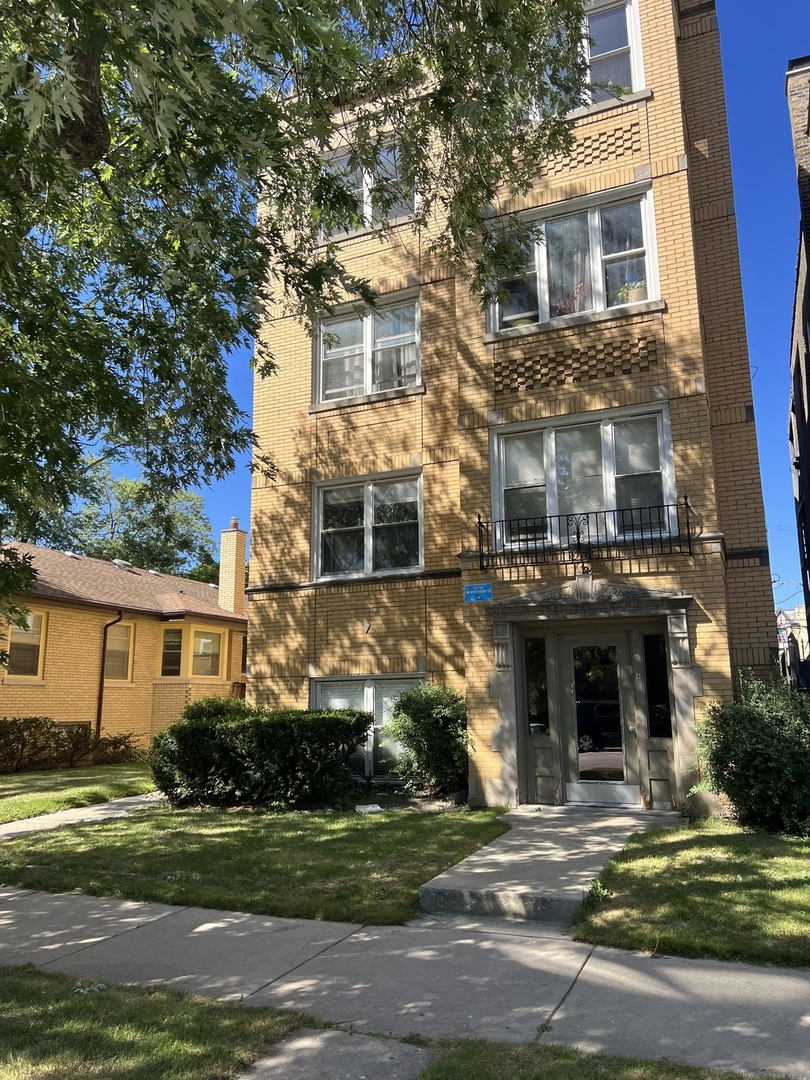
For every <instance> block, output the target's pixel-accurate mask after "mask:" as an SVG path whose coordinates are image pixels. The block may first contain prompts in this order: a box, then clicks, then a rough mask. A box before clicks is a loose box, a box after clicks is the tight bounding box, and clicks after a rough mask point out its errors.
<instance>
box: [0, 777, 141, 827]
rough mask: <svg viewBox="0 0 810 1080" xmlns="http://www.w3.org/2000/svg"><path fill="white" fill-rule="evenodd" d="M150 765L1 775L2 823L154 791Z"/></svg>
mask: <svg viewBox="0 0 810 1080" xmlns="http://www.w3.org/2000/svg"><path fill="white" fill-rule="evenodd" d="M154 789H155V783H154V781H153V779H152V770H151V769H150V767H149V766H148V765H143V764H135V765H94V766H91V767H90V768H86V769H51V770H49V771H48V772H27V773H12V774H4V775H0V825H2V824H5V823H6V822H9V821H20V820H22V819H23V818H31V817H38V816H39V815H40V814H52V813H54V812H55V811H57V810H72V809H73V808H74V807H78V806H91V805H92V804H93V803H100V802H107V800H108V799H121V798H123V797H124V796H126V795H143V794H144V793H145V792H147V791H154Z"/></svg>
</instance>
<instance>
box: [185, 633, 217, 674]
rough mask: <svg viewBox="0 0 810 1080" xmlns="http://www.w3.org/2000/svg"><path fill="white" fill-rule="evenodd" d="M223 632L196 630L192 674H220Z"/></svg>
mask: <svg viewBox="0 0 810 1080" xmlns="http://www.w3.org/2000/svg"><path fill="white" fill-rule="evenodd" d="M221 643H222V634H216V633H212V632H211V631H210V630H195V631H194V651H193V653H192V656H191V674H192V675H211V676H214V677H215V678H217V677H218V676H219V658H220V653H221Z"/></svg>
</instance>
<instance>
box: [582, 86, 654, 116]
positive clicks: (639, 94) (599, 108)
mask: <svg viewBox="0 0 810 1080" xmlns="http://www.w3.org/2000/svg"><path fill="white" fill-rule="evenodd" d="M652 96H653V92H652V90H650V89H649V87H646V88H645V89H644V90H635V91H633V93H631V94H625V95H624V97H621V98H610V100H609V101H596V102H594V104H593V105H583V106H581V107H580V108H579V109H574V110H573V111H572V112H570V113H569V114H568V117H569V119H571V120H581V119H583V117H586V116H594V115H595V114H596V113H601V112H609V111H610V110H611V109H621V108H623V107H624V106H625V105H637V104H638V103H639V102H640V101H650V100H651V99H652Z"/></svg>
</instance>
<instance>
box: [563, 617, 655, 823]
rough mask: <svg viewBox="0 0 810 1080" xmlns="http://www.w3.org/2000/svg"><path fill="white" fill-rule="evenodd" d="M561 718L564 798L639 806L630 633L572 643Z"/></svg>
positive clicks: (566, 650)
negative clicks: (564, 744) (563, 728)
mask: <svg viewBox="0 0 810 1080" xmlns="http://www.w3.org/2000/svg"><path fill="white" fill-rule="evenodd" d="M562 651H563V653H564V656H563V660H564V663H565V664H566V667H567V671H566V676H565V677H564V679H563V689H562V698H563V700H562V702H561V704H562V709H561V713H562V718H563V724H564V725H567V729H568V730H567V744H568V755H567V757H568V778H567V783H566V800H567V801H572V802H593V803H622V804H628V803H632V804H635V805H638V801H639V787H638V763H637V760H636V759H637V757H638V753H637V743H636V738H635V735H636V725H635V713H634V696H633V681H632V671H631V667H630V648H629V641H628V639H627V635H625V634H617V635H603V634H593V635H591V636H587V637H586V636H583V637H580V638H576V639H570V638H569V639H568V640H567V642H566V645H565V648H564V649H563V650H562Z"/></svg>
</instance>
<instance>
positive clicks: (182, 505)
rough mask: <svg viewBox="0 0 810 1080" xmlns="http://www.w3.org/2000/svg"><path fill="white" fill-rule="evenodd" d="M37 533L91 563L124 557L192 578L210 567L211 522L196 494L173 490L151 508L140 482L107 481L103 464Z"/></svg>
mask: <svg viewBox="0 0 810 1080" xmlns="http://www.w3.org/2000/svg"><path fill="white" fill-rule="evenodd" d="M41 530H42V531H41V536H40V539H42V540H43V541H44V542H45V543H46V544H48V545H49V546H51V547H58V548H61V549H63V550H69V551H76V552H79V553H81V554H82V555H88V556H89V557H90V558H92V559H108V560H112V559H125V560H126V561H127V562H131V563H133V564H134V565H135V566H142V567H146V568H147V569H150V570H159V571H160V572H161V573H164V574H183V575H185V574H188V575H189V576H192V571H194V570H195V569H196V568H198V567H200V566H201V565H202V566H204V567H207V568H209V569H210V567H211V565H212V564H213V563H214V555H213V551H214V538H213V535H212V532H211V522H210V521H209V520H208V517H207V516H206V513H205V509H204V502H203V497H202V496H201V495H198V494H196V493H195V492H191V491H180V492H175V493H174V494H172V495H169V496H168V497H167V498H166V500H165V502H164V503H162V504H161V505H160V506H156V505H154V504H153V503H152V502H151V501H150V492H149V487H148V485H147V484H146V483H145V482H144V481H143V480H132V479H129V478H128V477H125V476H118V477H113V476H112V474H111V472H110V470H109V468H107V467H106V466H105V467H101V468H99V469H98V470H97V471H96V473H95V474H94V476H93V480H92V488H91V491H90V494H89V495H88V496H87V497H86V498H84V499H82V500H80V501H79V502H77V503H76V504H75V505H74V506H72V507H71V508H70V509H69V510H68V511H67V512H65V513H63V514H60V515H57V516H55V517H54V518H53V519H52V520H51V521H50V523H49V524H48V526H47V528H46V527H45V526H44V525H42V526H41ZM16 538H17V539H27V537H24V536H20V535H17V537H16ZM198 580H200V579H199V578H198ZM201 580H206V581H207V580H209V577H208V576H206V575H203V577H202V578H201ZM214 580H215V581H216V579H214Z"/></svg>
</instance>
